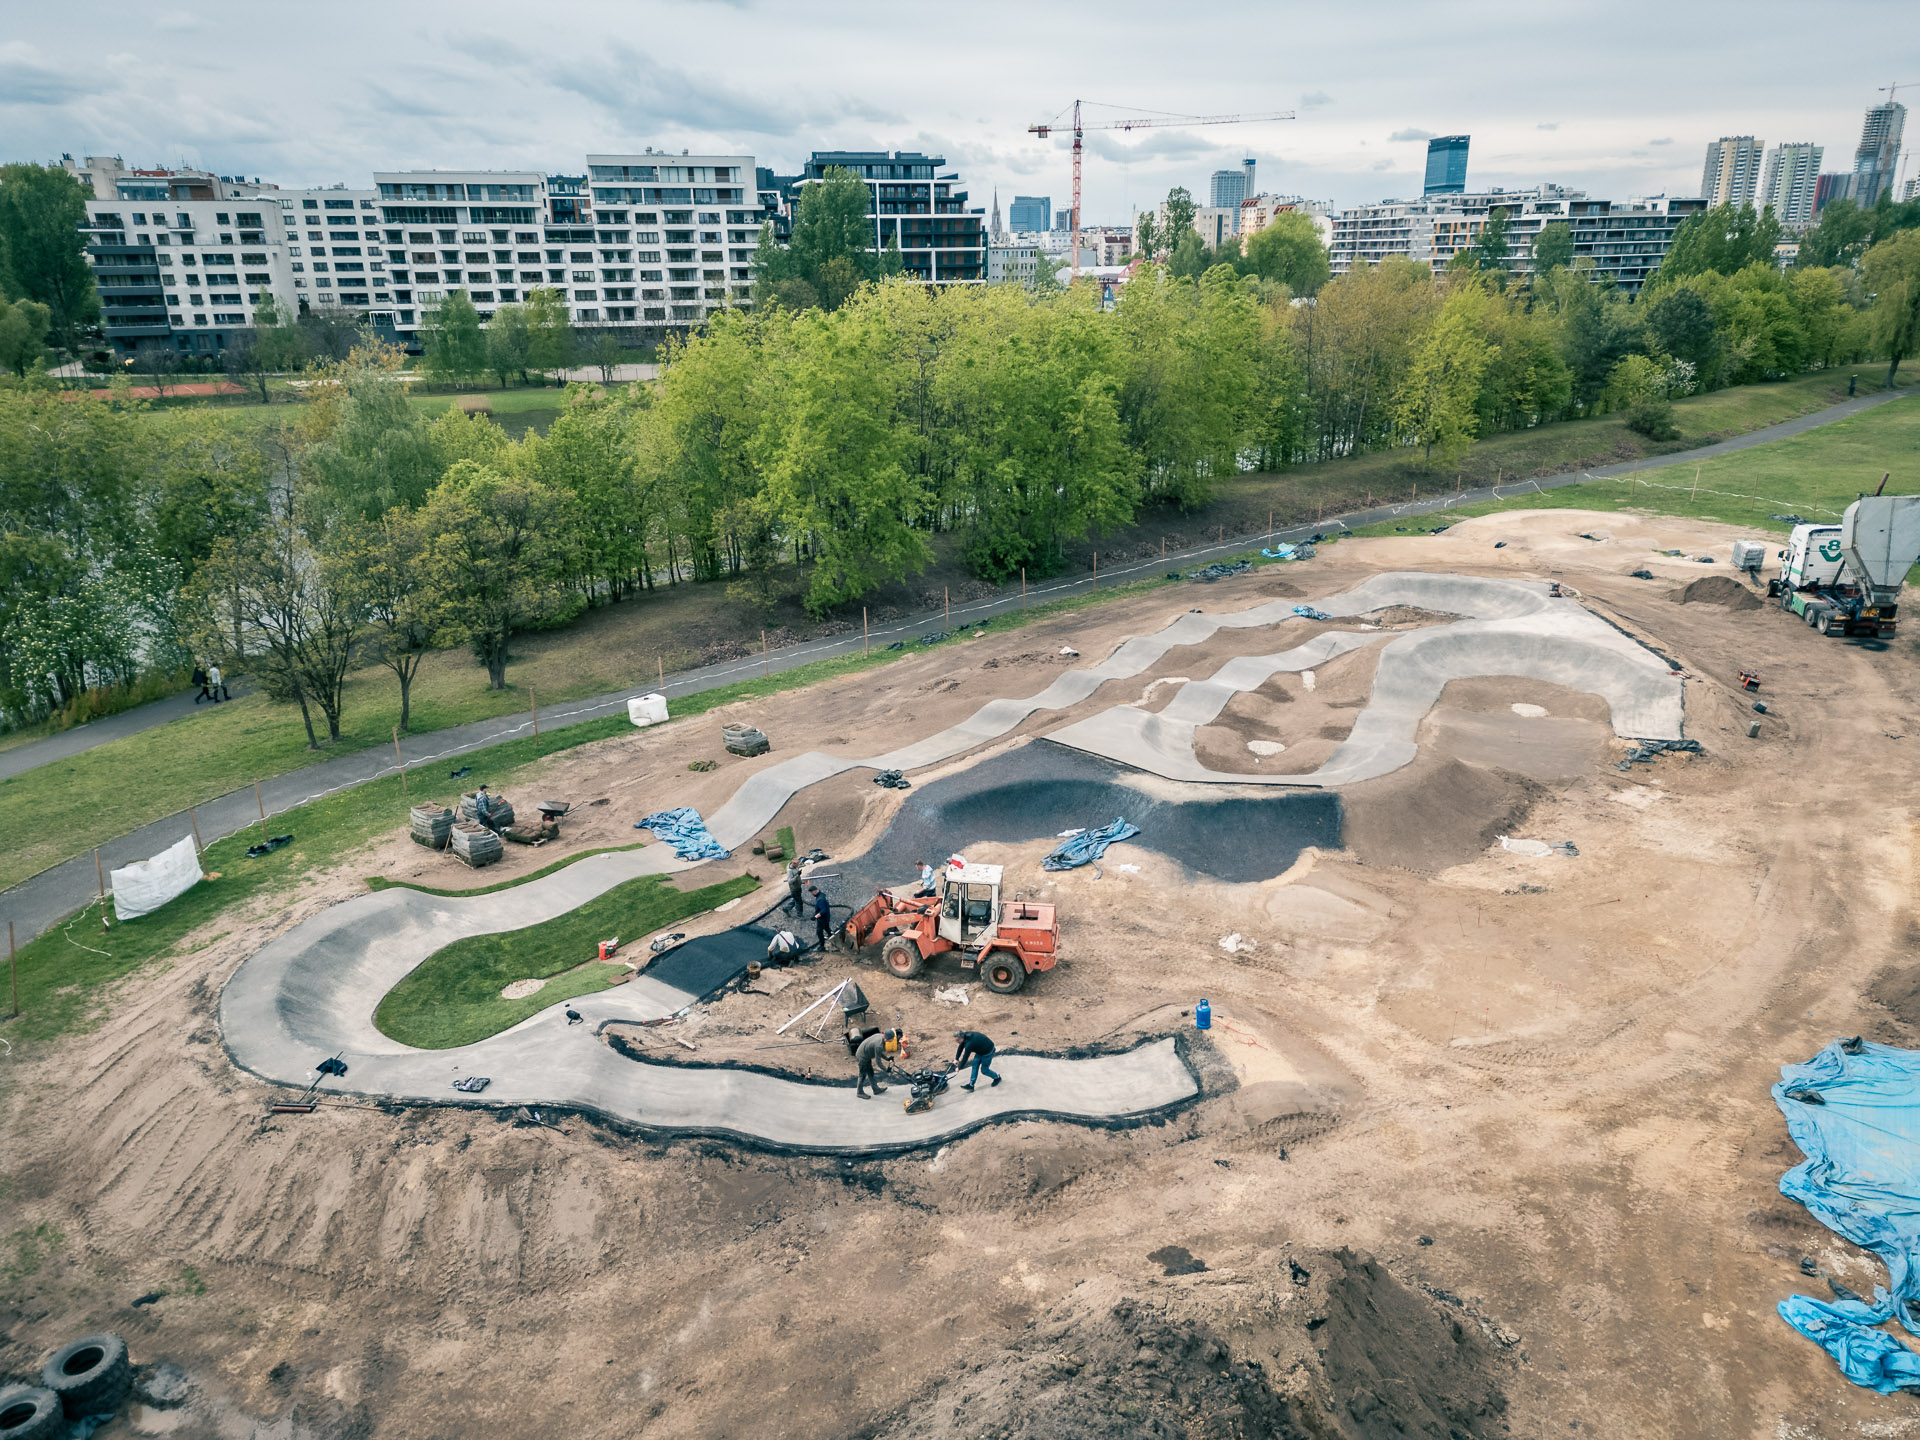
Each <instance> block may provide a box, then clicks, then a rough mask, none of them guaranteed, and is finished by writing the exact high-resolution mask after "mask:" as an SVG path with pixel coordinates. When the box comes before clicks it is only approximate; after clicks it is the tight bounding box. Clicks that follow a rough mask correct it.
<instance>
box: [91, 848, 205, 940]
mask: <svg viewBox="0 0 1920 1440" xmlns="http://www.w3.org/2000/svg"><path fill="white" fill-rule="evenodd" d="M112 876H113V912H114V914H115V915H117V916H118V917H119V918H120V919H122V920H134V919H137V918H139V917H140V916H142V915H150V914H152V913H153V912H154V911H155V910H158V909H159V908H160V907H161V906H162V905H164V904H166V903H167V902H168V901H169V900H171V899H173V898H174V897H175V896H176V895H184V894H186V892H187V891H189V890H191V889H192V888H193V887H194V886H195V885H197V884H199V883H200V857H199V856H198V855H197V854H195V853H194V848H193V837H192V836H191V835H189V836H188V837H187V838H186V839H184V840H182V841H181V842H180V843H179V844H178V845H169V846H168V847H167V848H166V849H165V850H162V851H161V852H160V853H159V854H158V855H155V856H154V857H153V858H152V859H151V860H136V861H134V862H133V864H131V865H128V866H126V867H125V868H123V869H120V870H115V871H113V872H112Z"/></svg>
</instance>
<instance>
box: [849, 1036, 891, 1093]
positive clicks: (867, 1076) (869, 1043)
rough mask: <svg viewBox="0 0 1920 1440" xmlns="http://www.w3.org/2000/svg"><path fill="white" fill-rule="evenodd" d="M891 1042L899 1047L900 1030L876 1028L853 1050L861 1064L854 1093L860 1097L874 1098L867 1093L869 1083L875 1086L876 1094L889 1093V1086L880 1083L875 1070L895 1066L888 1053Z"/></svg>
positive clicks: (889, 1068) (857, 1061) (855, 1058)
mask: <svg viewBox="0 0 1920 1440" xmlns="http://www.w3.org/2000/svg"><path fill="white" fill-rule="evenodd" d="M889 1044H892V1045H893V1046H894V1048H895V1049H898V1048H899V1044H900V1032H899V1031H898V1030H876V1031H874V1032H873V1034H871V1035H869V1036H867V1038H866V1039H864V1040H862V1041H861V1042H860V1048H859V1049H858V1050H855V1051H854V1052H853V1058H854V1060H855V1062H856V1063H857V1064H858V1065H859V1066H860V1078H859V1079H858V1080H856V1081H855V1082H854V1085H853V1093H854V1094H855V1095H857V1096H859V1097H860V1099H862V1100H870V1099H872V1098H873V1097H872V1096H870V1095H868V1094H867V1086H868V1085H872V1086H873V1094H874V1095H884V1094H886V1093H887V1087H886V1086H884V1085H882V1084H881V1083H880V1079H879V1077H878V1076H877V1075H876V1074H875V1073H874V1072H875V1070H876V1069H879V1068H885V1069H888V1070H891V1069H892V1068H893V1061H892V1059H891V1058H889V1056H888V1055H887V1046H888V1045H889Z"/></svg>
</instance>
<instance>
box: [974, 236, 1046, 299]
mask: <svg viewBox="0 0 1920 1440" xmlns="http://www.w3.org/2000/svg"><path fill="white" fill-rule="evenodd" d="M1039 267H1040V245H1039V242H1038V241H1034V240H1007V241H1003V242H998V243H989V244H988V246H987V283H988V284H989V285H1025V286H1027V287H1028V288H1029V289H1031V288H1032V287H1033V283H1034V278H1035V276H1036V275H1037V274H1038V272H1039Z"/></svg>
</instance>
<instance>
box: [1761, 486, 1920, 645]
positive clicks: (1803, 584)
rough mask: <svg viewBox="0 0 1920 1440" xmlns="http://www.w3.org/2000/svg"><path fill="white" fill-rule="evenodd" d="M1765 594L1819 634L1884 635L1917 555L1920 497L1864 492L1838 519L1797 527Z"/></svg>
mask: <svg viewBox="0 0 1920 1440" xmlns="http://www.w3.org/2000/svg"><path fill="white" fill-rule="evenodd" d="M1780 559H1781V566H1780V574H1779V577H1778V578H1777V579H1773V580H1769V581H1768V582H1767V594H1768V595H1770V596H1772V597H1773V598H1774V599H1776V600H1778V601H1779V602H1780V608H1781V609H1783V610H1786V611H1788V612H1789V613H1791V614H1794V615H1798V616H1800V618H1801V619H1803V620H1805V621H1806V622H1807V624H1809V625H1811V626H1812V627H1813V628H1814V629H1816V630H1818V631H1819V632H1820V633H1821V634H1822V635H1863V636H1878V637H1880V638H1881V639H1886V638H1888V637H1890V636H1891V635H1893V633H1894V631H1895V627H1896V626H1897V625H1898V623H1899V599H1900V587H1901V585H1902V584H1904V583H1905V581H1906V578H1907V571H1908V570H1910V569H1912V568H1913V565H1914V563H1915V562H1916V561H1920V495H1863V496H1861V497H1860V498H1859V499H1858V500H1856V501H1854V502H1853V503H1852V504H1851V505H1849V506H1848V507H1847V512H1846V514H1845V515H1843V516H1841V517H1840V523H1839V524H1838V525H1796V526H1794V527H1793V536H1792V538H1791V539H1789V540H1788V541H1787V548H1786V549H1784V550H1782V551H1781V552H1780Z"/></svg>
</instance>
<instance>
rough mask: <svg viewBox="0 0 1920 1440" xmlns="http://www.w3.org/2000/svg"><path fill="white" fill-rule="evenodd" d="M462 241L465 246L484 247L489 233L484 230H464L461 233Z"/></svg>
mask: <svg viewBox="0 0 1920 1440" xmlns="http://www.w3.org/2000/svg"><path fill="white" fill-rule="evenodd" d="M460 240H461V243H462V244H465V245H484V244H486V243H487V232H486V231H484V230H462V231H461V232H460Z"/></svg>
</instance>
